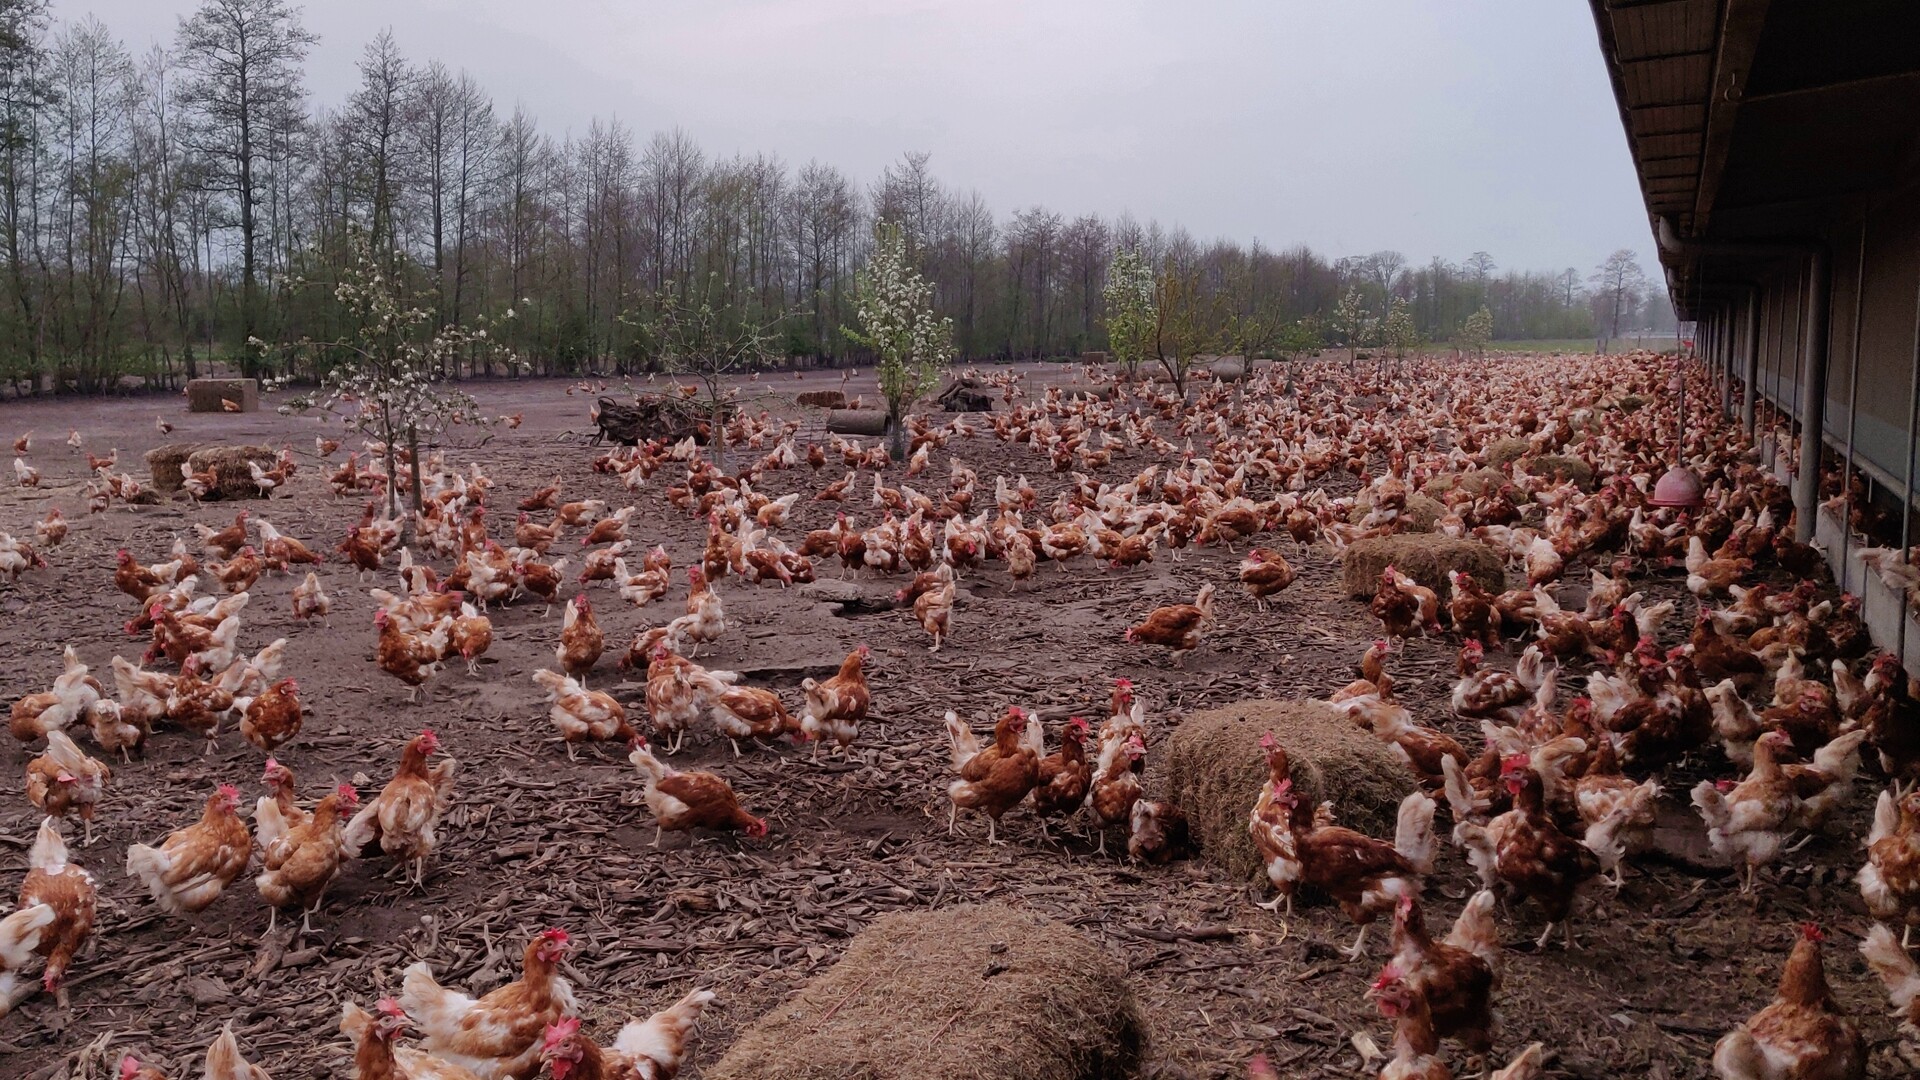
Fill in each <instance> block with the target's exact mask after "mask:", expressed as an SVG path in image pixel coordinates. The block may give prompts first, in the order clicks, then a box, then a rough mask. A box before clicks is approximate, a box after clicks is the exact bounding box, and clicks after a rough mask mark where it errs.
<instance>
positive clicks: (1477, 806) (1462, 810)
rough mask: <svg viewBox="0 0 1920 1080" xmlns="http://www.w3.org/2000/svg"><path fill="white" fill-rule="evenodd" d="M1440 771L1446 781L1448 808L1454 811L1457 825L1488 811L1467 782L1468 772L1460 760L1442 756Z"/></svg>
mask: <svg viewBox="0 0 1920 1080" xmlns="http://www.w3.org/2000/svg"><path fill="white" fill-rule="evenodd" d="M1440 772H1441V773H1442V775H1443V779H1444V781H1445V791H1446V796H1447V809H1448V810H1450V811H1452V812H1453V820H1454V823H1455V824H1456V825H1457V824H1459V823H1460V822H1463V821H1471V820H1473V819H1475V818H1478V817H1480V816H1481V815H1483V814H1485V813H1486V812H1487V806H1486V804H1485V803H1483V802H1481V801H1479V800H1478V799H1476V798H1474V795H1473V788H1472V787H1471V786H1470V785H1469V784H1468V783H1467V776H1466V773H1465V772H1463V771H1462V770H1461V768H1460V763H1459V762H1458V761H1456V760H1454V759H1453V758H1452V757H1451V756H1447V757H1442V758H1441V759H1440Z"/></svg>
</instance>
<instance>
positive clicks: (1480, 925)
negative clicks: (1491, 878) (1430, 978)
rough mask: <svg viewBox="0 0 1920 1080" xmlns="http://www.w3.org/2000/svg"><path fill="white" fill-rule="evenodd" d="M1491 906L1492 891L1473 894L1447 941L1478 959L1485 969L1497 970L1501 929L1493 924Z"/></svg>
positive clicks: (1455, 921) (1482, 890) (1456, 920)
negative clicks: (1485, 964)
mask: <svg viewBox="0 0 1920 1080" xmlns="http://www.w3.org/2000/svg"><path fill="white" fill-rule="evenodd" d="M1493 903H1494V896H1493V890H1492V889H1481V890H1480V891H1479V892H1477V893H1474V894H1473V898H1472V899H1470V900H1468V901H1467V906H1466V907H1463V908H1461V909H1460V917H1459V918H1457V919H1455V920H1453V929H1452V930H1451V931H1449V932H1448V933H1447V941H1446V943H1447V944H1448V945H1451V946H1453V947H1454V948H1456V949H1465V950H1467V951H1468V952H1470V953H1472V954H1473V955H1475V956H1478V957H1479V958H1480V959H1482V960H1484V961H1486V963H1487V966H1488V967H1496V966H1497V965H1498V962H1499V959H1500V928H1499V927H1498V926H1496V925H1495V924H1494V921H1493Z"/></svg>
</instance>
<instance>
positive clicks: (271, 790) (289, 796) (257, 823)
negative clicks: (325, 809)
mask: <svg viewBox="0 0 1920 1080" xmlns="http://www.w3.org/2000/svg"><path fill="white" fill-rule="evenodd" d="M260 781H261V783H263V784H265V785H266V786H267V793H266V794H265V795H262V796H260V798H259V799H258V800H257V801H256V802H255V803H254V804H253V840H254V843H255V844H257V845H258V846H259V847H260V849H261V850H262V851H265V850H266V849H267V848H269V847H271V846H273V842H274V841H275V840H278V839H280V838H281V837H282V836H285V835H287V833H288V832H290V831H292V830H293V829H295V828H298V827H299V826H301V825H304V824H306V823H307V822H308V821H309V820H311V819H312V817H313V815H312V814H311V813H309V812H308V811H306V810H302V809H301V808H300V804H299V802H297V801H296V800H295V799H294V791H295V781H294V775H293V770H292V769H289V768H287V767H286V766H285V765H282V764H280V763H279V762H278V761H276V760H274V759H273V758H268V759H267V767H266V770H265V772H264V773H262V775H261V777H260Z"/></svg>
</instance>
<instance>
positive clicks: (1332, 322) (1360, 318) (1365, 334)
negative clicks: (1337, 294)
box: [1327, 286, 1374, 359]
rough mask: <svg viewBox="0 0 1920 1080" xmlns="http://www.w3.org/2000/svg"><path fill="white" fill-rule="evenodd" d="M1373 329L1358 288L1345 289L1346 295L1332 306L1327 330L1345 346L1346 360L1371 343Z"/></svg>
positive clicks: (1369, 314) (1372, 322) (1370, 315)
mask: <svg viewBox="0 0 1920 1080" xmlns="http://www.w3.org/2000/svg"><path fill="white" fill-rule="evenodd" d="M1373 327H1374V320H1373V314H1372V313H1371V312H1369V311H1368V310H1367V304H1366V300H1365V298H1363V297H1362V296H1361V295H1360V289H1359V287H1358V286H1353V287H1350V288H1348V289H1347V293H1346V295H1345V296H1342V297H1341V298H1340V302H1339V303H1338V304H1336V305H1334V308H1333V314H1332V316H1330V317H1329V318H1328V320H1327V329H1329V330H1331V331H1332V332H1333V336H1334V340H1335V341H1337V342H1339V343H1340V344H1341V345H1344V346H1346V349H1347V356H1348V359H1352V357H1353V354H1354V353H1355V352H1357V351H1359V350H1360V349H1361V348H1363V347H1364V346H1366V345H1369V344H1371V343H1372V338H1373Z"/></svg>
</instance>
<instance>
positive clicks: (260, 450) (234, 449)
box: [187, 445, 274, 499]
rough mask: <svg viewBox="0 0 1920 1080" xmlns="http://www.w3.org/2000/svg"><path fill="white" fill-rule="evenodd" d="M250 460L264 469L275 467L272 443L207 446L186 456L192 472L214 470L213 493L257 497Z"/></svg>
mask: <svg viewBox="0 0 1920 1080" xmlns="http://www.w3.org/2000/svg"><path fill="white" fill-rule="evenodd" d="M249 462H258V463H259V465H260V467H261V468H263V469H270V468H272V467H273V462H274V456H273V448H272V447H269V446H251V445H241V446H207V447H202V448H201V449H199V450H195V451H194V452H193V453H192V454H189V455H188V456H187V470H188V471H189V472H206V471H207V470H208V469H212V470H213V477H214V486H213V489H212V492H211V493H210V494H215V493H217V495H218V497H220V498H222V499H257V498H259V497H260V489H259V488H256V487H254V486H253V470H252V469H249V468H248V467H247V465H248V463H249Z"/></svg>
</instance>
